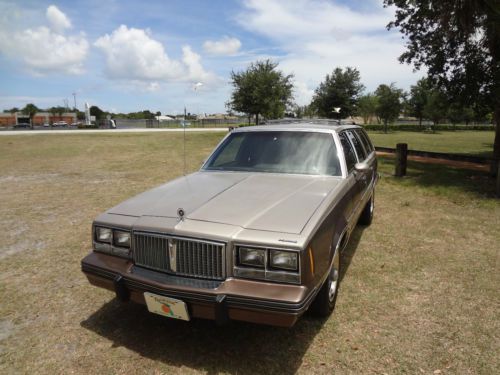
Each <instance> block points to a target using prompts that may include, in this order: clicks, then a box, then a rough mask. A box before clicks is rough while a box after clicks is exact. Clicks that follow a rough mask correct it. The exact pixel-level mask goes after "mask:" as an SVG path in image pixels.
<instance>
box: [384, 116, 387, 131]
mask: <svg viewBox="0 0 500 375" xmlns="http://www.w3.org/2000/svg"><path fill="white" fill-rule="evenodd" d="M384 133H386V134H387V119H385V120H384Z"/></svg>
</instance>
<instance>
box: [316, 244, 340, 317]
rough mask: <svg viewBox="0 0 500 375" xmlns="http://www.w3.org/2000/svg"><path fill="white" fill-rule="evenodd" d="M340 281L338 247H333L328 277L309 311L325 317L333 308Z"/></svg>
mask: <svg viewBox="0 0 500 375" xmlns="http://www.w3.org/2000/svg"><path fill="white" fill-rule="evenodd" d="M339 283H340V248H339V247H337V249H335V254H334V255H333V262H332V267H331V268H330V272H329V273H328V277H327V278H326V280H325V282H324V283H323V285H322V286H321V289H320V290H319V292H318V294H317V295H316V298H315V299H314V301H313V303H312V304H311V309H310V310H311V312H312V313H313V314H315V315H317V316H321V317H327V316H328V315H330V313H331V312H332V311H333V309H334V308H335V302H336V301H337V294H338V290H339Z"/></svg>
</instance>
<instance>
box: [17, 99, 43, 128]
mask: <svg viewBox="0 0 500 375" xmlns="http://www.w3.org/2000/svg"><path fill="white" fill-rule="evenodd" d="M21 112H22V113H24V114H25V115H28V116H29V118H30V126H31V129H33V118H34V117H35V115H36V113H37V112H40V110H39V109H38V107H37V106H36V105H34V104H33V103H29V104H26V106H25V107H24V108H23V109H22V111H21Z"/></svg>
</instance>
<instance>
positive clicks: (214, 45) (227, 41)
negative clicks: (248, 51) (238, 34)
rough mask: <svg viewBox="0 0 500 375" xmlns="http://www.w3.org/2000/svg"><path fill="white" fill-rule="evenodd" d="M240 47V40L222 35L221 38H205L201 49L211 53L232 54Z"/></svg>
mask: <svg viewBox="0 0 500 375" xmlns="http://www.w3.org/2000/svg"><path fill="white" fill-rule="evenodd" d="M240 47H241V42H240V41H239V40H238V39H236V38H229V37H224V38H222V39H221V40H216V41H213V40H207V41H206V42H205V43H203V49H204V50H205V52H206V53H209V54H211V55H221V56H232V55H235V54H236V53H237V52H238V50H239V49H240Z"/></svg>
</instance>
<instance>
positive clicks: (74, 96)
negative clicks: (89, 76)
mask: <svg viewBox="0 0 500 375" xmlns="http://www.w3.org/2000/svg"><path fill="white" fill-rule="evenodd" d="M73 100H74V102H75V106H74V107H73V108H75V109H76V92H74V93H73Z"/></svg>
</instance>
